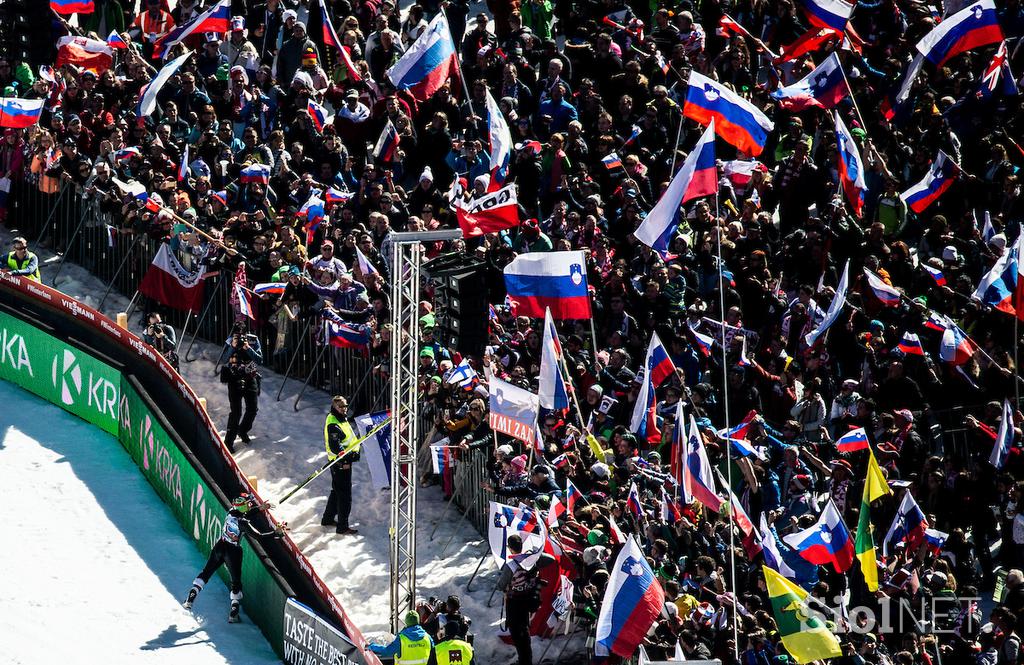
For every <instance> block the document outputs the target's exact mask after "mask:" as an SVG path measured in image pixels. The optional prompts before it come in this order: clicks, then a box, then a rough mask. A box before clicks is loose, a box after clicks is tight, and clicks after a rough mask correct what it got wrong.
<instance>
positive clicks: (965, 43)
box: [917, 0, 1003, 67]
mask: <svg viewBox="0 0 1024 665" xmlns="http://www.w3.org/2000/svg"><path fill="white" fill-rule="evenodd" d="M1001 41H1003V31H1002V29H1001V28H1000V27H999V19H998V17H997V16H996V5H995V3H994V2H993V1H992V0H980V1H979V2H974V3H971V4H970V5H968V6H967V7H964V8H963V9H961V10H960V11H958V12H957V13H955V14H953V15H952V16H947V17H946V18H945V19H943V20H942V22H941V23H939V24H938V25H936V26H935V27H934V28H932V30H931V32H929V33H928V34H927V35H925V36H924V37H923V38H922V39H921V41H919V42H918V43H917V51H918V53H920V54H921V55H923V56H924V57H925V58H926V59H927V60H928V61H929V62H931V63H932V64H934V65H935V66H936V67H941V66H942V65H944V64H945V63H946V61H947V60H949V59H950V58H952V57H954V56H957V55H959V54H961V53H963V52H965V51H970V50H972V49H976V48H978V47H981V46H986V45H988V44H995V43H997V42H1001Z"/></svg>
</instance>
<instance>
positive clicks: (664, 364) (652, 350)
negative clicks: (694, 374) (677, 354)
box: [629, 333, 676, 443]
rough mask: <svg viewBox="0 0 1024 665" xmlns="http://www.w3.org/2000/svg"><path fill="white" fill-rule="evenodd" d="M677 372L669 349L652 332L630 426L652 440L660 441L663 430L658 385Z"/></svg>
mask: <svg viewBox="0 0 1024 665" xmlns="http://www.w3.org/2000/svg"><path fill="white" fill-rule="evenodd" d="M675 372H676V368H675V365H674V364H673V363H672V358H670V357H669V355H668V349H666V348H665V346H664V345H663V344H662V343H661V338H659V337H658V333H651V339H650V341H649V342H648V343H647V355H646V356H645V357H644V376H643V381H641V383H640V394H639V395H637V398H636V403H635V405H634V406H633V415H632V418H631V419H630V425H629V428H630V430H632V431H633V432H636V433H637V434H638V435H639V436H641V437H642V438H645V439H647V440H648V441H650V442H652V443H653V442H655V441H660V440H661V432H660V431H659V430H658V424H657V406H658V400H657V395H656V391H657V389H658V386H660V385H661V384H662V383H664V382H665V381H666V380H668V379H669V378H670V377H671V376H672V375H674V374H675Z"/></svg>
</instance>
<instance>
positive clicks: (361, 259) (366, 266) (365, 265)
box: [356, 247, 380, 277]
mask: <svg viewBox="0 0 1024 665" xmlns="http://www.w3.org/2000/svg"><path fill="white" fill-rule="evenodd" d="M356 261H357V262H358V263H359V272H360V273H362V275H363V277H366V276H367V275H374V274H376V273H378V272H380V271H378V270H377V269H376V268H374V267H373V264H372V263H370V259H368V258H366V254H363V251H362V250H361V249H359V247H356Z"/></svg>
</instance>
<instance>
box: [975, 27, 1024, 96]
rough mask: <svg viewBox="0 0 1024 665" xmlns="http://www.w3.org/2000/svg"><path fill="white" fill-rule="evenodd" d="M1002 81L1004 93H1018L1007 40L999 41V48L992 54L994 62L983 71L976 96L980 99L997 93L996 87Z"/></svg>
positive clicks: (1009, 94)
mask: <svg viewBox="0 0 1024 665" xmlns="http://www.w3.org/2000/svg"><path fill="white" fill-rule="evenodd" d="M1000 82H1002V91H1003V94H1004V95H1007V96H1011V95H1016V94H1017V82H1016V80H1015V79H1014V78H1013V72H1012V71H1010V57H1009V53H1008V51H1007V48H1006V41H1005V40H1004V41H1002V42H1000V43H999V48H997V49H996V52H995V55H993V56H992V62H990V63H989V64H988V67H986V68H985V71H984V73H982V75H981V82H980V84H979V85H978V90H977V91H976V92H975V93H974V94H975V96H977V98H978V99H988V98H990V97H991V96H992V95H994V94H995V92H996V89H997V88H999V86H1000Z"/></svg>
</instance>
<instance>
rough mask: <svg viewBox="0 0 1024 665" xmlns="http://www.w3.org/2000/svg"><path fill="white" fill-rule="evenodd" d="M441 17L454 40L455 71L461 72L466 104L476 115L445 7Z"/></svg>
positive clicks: (460, 76) (442, 8)
mask: <svg viewBox="0 0 1024 665" xmlns="http://www.w3.org/2000/svg"><path fill="white" fill-rule="evenodd" d="M441 15H442V16H444V24H445V26H446V27H447V28H448V37H449V38H450V39H451V40H452V46H454V47H455V52H454V53H453V54H452V59H454V60H455V69H457V70H459V80H460V81H462V93H463V94H464V95H466V103H467V104H469V114H470V115H476V111H475V110H474V109H473V98H472V97H471V96H470V94H469V85H468V84H467V83H466V77H465V76H463V75H462V62H460V61H459V45H458V44H456V43H455V35H453V34H452V24H451V23H449V22H448V13H447V12H446V11H445V10H444V7H441Z"/></svg>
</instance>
